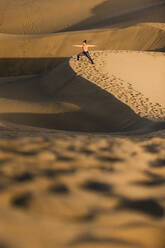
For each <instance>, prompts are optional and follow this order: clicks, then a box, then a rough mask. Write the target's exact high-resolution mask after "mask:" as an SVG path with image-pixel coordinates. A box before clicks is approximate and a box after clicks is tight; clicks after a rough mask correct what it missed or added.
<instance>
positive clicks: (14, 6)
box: [0, 0, 164, 34]
mask: <svg viewBox="0 0 165 248" xmlns="http://www.w3.org/2000/svg"><path fill="white" fill-rule="evenodd" d="M161 3H164V0H157V1H155V0H143V1H142V0H140V1H139V0H134V1H131V0H123V1H122V2H121V1H119V0H118V1H109V0H108V1H105V0H94V1H91V0H84V1H83V3H82V1H81V0H72V2H71V1H68V0H60V1H58V0H49V1H44V0H36V1H32V0H31V1H27V0H24V1H22V0H16V1H14V2H13V1H11V0H1V6H0V13H1V15H0V32H1V33H14V34H16V33H17V34H19V33H21V34H25V33H26V34H32V33H33V34H34V33H50V32H56V31H59V30H63V29H66V28H72V27H73V25H75V27H76V29H77V30H79V28H80V27H81V26H83V28H84V29H86V28H88V27H89V26H90V25H92V26H95V27H97V26H98V23H101V22H103V25H104V26H105V25H107V20H109V18H113V17H115V16H118V17H119V16H120V15H124V14H128V13H131V12H133V11H138V10H140V11H141V10H143V9H145V8H148V7H150V6H151V7H152V6H157V5H158V6H159V4H161ZM64 6H65V7H64ZM157 16H159V18H161V13H159V15H157ZM162 16H163V12H162ZM150 17H152V16H151V15H150ZM150 21H151V20H150Z"/></svg>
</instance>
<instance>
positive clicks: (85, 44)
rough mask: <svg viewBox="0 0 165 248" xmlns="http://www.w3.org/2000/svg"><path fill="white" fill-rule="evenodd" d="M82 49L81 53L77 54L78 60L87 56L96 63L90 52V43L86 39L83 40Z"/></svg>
mask: <svg viewBox="0 0 165 248" xmlns="http://www.w3.org/2000/svg"><path fill="white" fill-rule="evenodd" d="M82 50H83V51H82V52H81V53H79V54H77V60H79V59H80V57H81V56H86V57H87V58H88V59H89V60H90V62H91V63H92V64H94V62H93V60H92V58H91V56H90V54H89V52H88V45H87V41H86V40H84V41H83V44H82Z"/></svg>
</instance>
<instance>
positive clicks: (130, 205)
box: [121, 199, 164, 218]
mask: <svg viewBox="0 0 165 248" xmlns="http://www.w3.org/2000/svg"><path fill="white" fill-rule="evenodd" d="M121 208H126V209H130V210H135V211H138V212H142V213H144V214H147V215H150V216H151V217H155V218H162V217H163V216H164V209H163V207H162V206H161V205H160V204H159V203H158V202H156V200H154V199H144V200H129V199H127V200H123V202H122V204H121Z"/></svg>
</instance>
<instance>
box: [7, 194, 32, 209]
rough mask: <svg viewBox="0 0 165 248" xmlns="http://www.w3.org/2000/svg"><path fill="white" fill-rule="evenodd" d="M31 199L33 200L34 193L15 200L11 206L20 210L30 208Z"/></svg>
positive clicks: (19, 196) (20, 196) (22, 195)
mask: <svg viewBox="0 0 165 248" xmlns="http://www.w3.org/2000/svg"><path fill="white" fill-rule="evenodd" d="M31 199H32V193H30V192H27V193H23V194H21V195H18V196H16V197H15V198H13V199H12V201H11V204H12V205H13V206H15V207H19V208H28V206H29V204H30V201H31Z"/></svg>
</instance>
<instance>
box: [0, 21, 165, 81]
mask: <svg viewBox="0 0 165 248" xmlns="http://www.w3.org/2000/svg"><path fill="white" fill-rule="evenodd" d="M84 37H86V39H87V40H88V41H89V42H90V43H91V44H96V46H97V50H113V49H116V50H122V49H124V50H139V51H140V50H141V51H142V50H157V51H159V50H163V48H164V47H165V31H164V30H163V29H161V28H159V25H156V24H155V25H154V26H152V25H148V24H140V25H137V26H133V27H128V28H123V29H121V30H118V29H116V30H112V29H102V30H100V31H98V30H92V31H80V32H64V33H60V34H49V35H25V36H19V35H6V34H1V35H0V76H1V77H2V76H15V75H23V74H35V73H40V72H44V71H47V70H48V69H52V68H54V67H55V66H56V65H58V64H60V63H61V62H64V61H65V58H67V57H70V56H72V55H73V54H76V53H77V52H79V49H77V48H75V47H73V46H72V45H73V44H79V43H80V41H81V40H82V39H83V38H84Z"/></svg>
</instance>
